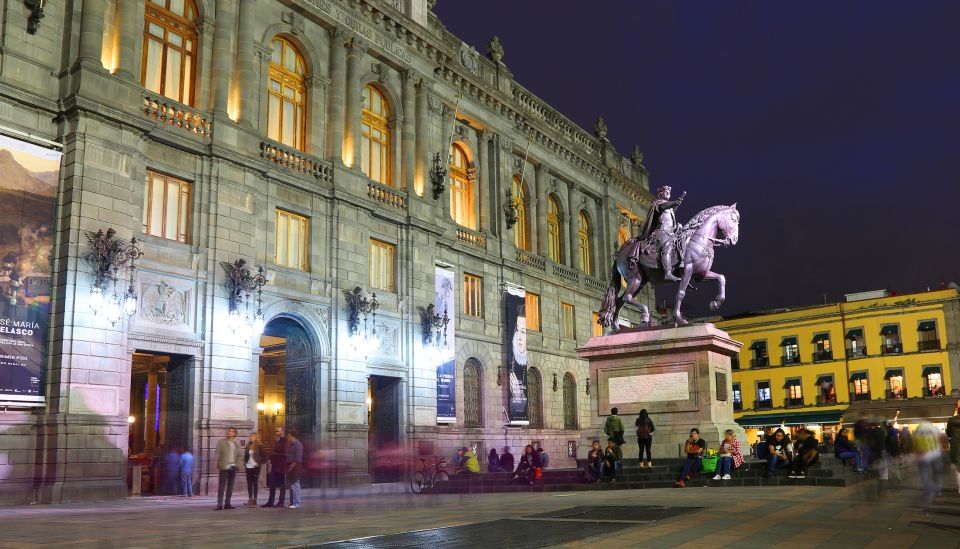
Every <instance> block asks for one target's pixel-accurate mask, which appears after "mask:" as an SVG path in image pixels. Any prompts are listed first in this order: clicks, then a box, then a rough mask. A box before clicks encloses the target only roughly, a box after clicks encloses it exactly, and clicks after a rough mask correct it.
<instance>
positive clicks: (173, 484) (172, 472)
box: [160, 446, 180, 495]
mask: <svg viewBox="0 0 960 549" xmlns="http://www.w3.org/2000/svg"><path fill="white" fill-rule="evenodd" d="M161 478H162V480H161V485H162V486H161V492H160V493H162V494H166V495H175V494H176V493H177V492H178V491H179V488H180V453H179V452H177V448H174V447H172V446H171V447H170V449H169V451H167V453H165V454H164V455H163V463H162V467H161Z"/></svg>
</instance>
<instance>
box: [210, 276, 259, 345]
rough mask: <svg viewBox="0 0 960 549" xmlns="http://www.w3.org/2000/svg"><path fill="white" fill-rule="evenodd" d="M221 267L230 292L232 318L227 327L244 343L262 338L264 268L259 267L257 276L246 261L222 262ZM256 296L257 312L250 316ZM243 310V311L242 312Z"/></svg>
mask: <svg viewBox="0 0 960 549" xmlns="http://www.w3.org/2000/svg"><path fill="white" fill-rule="evenodd" d="M220 266H221V267H223V271H224V272H225V273H227V280H226V282H224V286H226V287H227V290H229V291H230V316H229V318H228V319H227V326H228V327H229V328H230V330H231V331H232V332H233V333H234V334H236V335H238V336H240V338H241V339H242V340H243V342H244V343H246V342H247V341H249V340H250V338H251V337H260V334H262V333H263V326H264V321H263V285H264V284H266V283H267V278H266V277H265V276H263V267H262V266H258V267H257V274H253V273H252V272H250V269H249V268H248V267H247V261H246V260H245V259H238V260H236V261H234V262H233V263H228V262H226V261H221V262H220ZM254 294H255V295H256V310H255V311H254V312H253V316H252V317H251V314H250V305H251V303H250V302H251V297H252V296H253V295H254ZM241 309H243V310H242V311H241Z"/></svg>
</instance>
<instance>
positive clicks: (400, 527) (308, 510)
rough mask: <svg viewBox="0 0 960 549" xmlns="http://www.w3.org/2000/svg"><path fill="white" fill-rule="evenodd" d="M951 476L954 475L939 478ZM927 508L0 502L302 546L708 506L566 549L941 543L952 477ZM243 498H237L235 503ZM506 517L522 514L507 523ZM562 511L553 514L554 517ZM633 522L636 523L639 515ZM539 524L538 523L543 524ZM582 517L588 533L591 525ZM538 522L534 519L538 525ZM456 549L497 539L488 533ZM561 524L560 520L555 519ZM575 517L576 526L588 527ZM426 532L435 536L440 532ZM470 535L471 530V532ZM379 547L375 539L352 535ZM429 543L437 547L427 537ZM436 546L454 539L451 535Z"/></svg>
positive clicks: (795, 493) (118, 544)
mask: <svg viewBox="0 0 960 549" xmlns="http://www.w3.org/2000/svg"><path fill="white" fill-rule="evenodd" d="M946 476H947V477H952V475H949V474H948V475H946ZM945 481H946V484H945V486H944V495H943V496H941V497H940V498H938V500H937V502H936V504H935V505H934V506H933V507H932V508H931V509H929V510H926V511H924V510H919V509H917V508H915V504H916V502H917V500H918V498H919V496H920V492H919V490H918V489H917V487H916V486H914V485H913V483H912V482H911V481H903V482H895V481H891V482H890V485H889V486H887V485H884V486H882V487H881V485H880V483H879V481H877V480H870V481H867V482H863V483H861V484H858V485H855V486H851V487H847V488H827V487H817V486H797V487H735V488H734V487H731V488H686V489H647V490H617V491H601V492H576V493H537V494H530V493H526V494H524V493H513V494H472V495H431V496H428V495H420V496H417V495H413V494H410V493H409V492H406V493H404V492H402V489H403V486H402V485H387V486H373V487H366V488H359V489H349V490H329V491H322V490H306V491H305V497H304V505H303V507H302V508H301V509H299V510H289V509H247V508H243V507H240V508H237V509H236V510H231V511H219V512H217V511H213V507H214V505H215V501H214V499H212V498H210V497H208V496H203V497H196V498H193V499H190V500H186V499H184V498H179V497H174V496H171V497H156V498H130V499H127V500H122V501H112V502H104V503H90V504H85V505H50V506H47V505H44V506H40V505H36V506H25V507H10V508H0V532H2V535H0V547H2V548H4V549H6V548H41V547H42V548H53V547H57V548H59V547H78V548H84V547H90V548H98V549H99V548H125V549H134V548H146V547H165V548H166V547H191V548H192V547H197V548H208V547H242V548H247V547H249V548H261V547H263V548H267V547H270V548H273V547H285V548H288V547H311V546H314V545H316V544H321V543H324V542H331V541H340V540H350V539H356V538H361V537H368V536H382V535H386V534H393V533H397V532H410V531H417V530H425V529H433V528H443V527H452V526H454V527H455V526H459V525H469V524H476V523H483V522H486V521H500V522H499V524H507V523H510V524H531V521H541V522H536V523H535V524H537V525H538V527H542V528H543V530H541V532H543V533H546V532H552V531H553V529H552V528H551V526H552V525H553V526H555V527H556V529H557V530H560V529H561V528H560V526H559V525H561V524H563V523H558V522H550V521H549V519H543V518H533V517H531V518H523V517H529V516H530V515H540V514H542V513H547V512H551V511H557V510H561V509H568V508H572V507H578V506H604V505H612V506H634V505H635V506H663V507H705V509H702V510H699V511H695V512H692V513H691V514H686V515H683V516H679V517H675V518H665V519H663V520H655V521H652V522H647V523H636V522H630V523H624V522H620V523H617V524H614V523H610V524H611V527H610V528H609V531H605V530H601V532H600V533H599V535H593V536H592V537H588V538H580V539H574V540H572V541H568V542H566V544H565V545H562V546H563V547H588V546H589V547H594V546H596V544H598V543H599V544H602V545H603V546H604V547H606V548H617V547H650V548H659V547H690V548H698V549H702V548H703V547H722V546H727V545H729V546H731V547H743V548H751V547H782V548H793V547H796V548H804V549H806V548H811V547H841V548H843V549H853V548H856V547H869V548H885V547H891V548H894V547H895V548H905V547H917V548H921V547H922V548H924V549H927V548H939V547H958V545H960V496H958V495H957V491H956V490H957V488H956V486H955V484H954V483H953V479H952V478H946V479H945ZM240 501H242V500H236V501H235V503H239V502H240ZM503 519H521V520H520V521H517V520H513V521H504V520H503ZM561 520H562V519H561ZM638 520H644V517H642V516H641V517H639V518H638ZM543 521H546V522H543ZM582 522H583V523H587V522H591V523H592V524H591V526H592V527H593V528H594V532H593V533H594V534H596V533H597V532H596V528H597V526H596V524H595V522H594V521H587V520H584V521H582ZM541 525H542V526H541ZM479 526H480V527H479V528H474V529H473V530H471V531H480V532H482V535H480V536H478V538H477V539H474V540H473V542H472V543H470V544H467V545H465V546H469V547H473V548H484V547H497V549H499V548H501V547H503V548H506V547H508V546H509V544H506V543H504V542H502V541H501V542H499V543H497V542H496V537H497V532H496V531H492V530H494V529H493V527H492V526H491V527H490V528H483V525H479ZM563 526H564V527H566V528H567V529H568V530H569V526H570V525H569V524H568V523H567V524H563ZM587 526H588V524H584V531H588V530H589V528H587ZM456 530H457V529H456V528H453V529H451V530H441V531H440V532H439V533H437V532H436V531H434V532H432V533H431V534H432V535H433V539H434V540H436V539H441V540H442V539H443V535H444V534H445V533H446V532H454V531H456ZM471 535H473V534H471ZM350 546H354V547H387V546H393V547H396V546H397V545H396V544H395V542H391V544H385V542H380V543H378V542H377V538H372V539H368V540H364V541H363V542H357V543H354V544H350ZM425 546H427V547H434V546H440V545H436V544H427V545H425ZM442 546H443V547H444V549H448V548H450V547H460V546H464V545H459V544H457V543H447V544H443V545H442Z"/></svg>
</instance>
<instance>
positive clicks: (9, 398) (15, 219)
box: [0, 136, 61, 405]
mask: <svg viewBox="0 0 960 549" xmlns="http://www.w3.org/2000/svg"><path fill="white" fill-rule="evenodd" d="M60 156H61V153H60V152H58V151H53V150H50V149H45V148H43V147H38V146H36V145H32V144H30V143H27V142H24V141H20V140H18V139H12V138H9V137H5V136H0V403H2V404H6V405H18V404H19V405H37V404H40V405H42V404H43V402H44V400H43V387H42V385H41V378H42V377H43V376H42V372H43V365H44V363H45V362H46V357H47V353H46V341H47V328H48V325H49V320H50V273H51V270H52V269H51V259H50V253H51V251H52V249H53V220H54V215H55V213H56V212H55V210H56V200H57V186H58V184H59V180H60Z"/></svg>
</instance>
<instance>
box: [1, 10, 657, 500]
mask: <svg viewBox="0 0 960 549" xmlns="http://www.w3.org/2000/svg"><path fill="white" fill-rule="evenodd" d="M428 4H431V3H430V2H428V1H427V0H394V1H389V0H270V1H266V0H258V1H253V0H216V1H215V0H195V2H194V1H193V0H182V1H179V0H73V1H67V2H48V3H46V4H44V6H43V8H42V9H43V17H42V18H41V19H39V22H38V23H39V24H38V27H37V28H36V29H35V32H28V30H27V29H28V26H30V22H29V21H28V19H29V18H30V17H31V14H32V12H31V8H29V7H27V6H26V5H25V4H24V3H22V2H20V3H17V2H7V3H4V4H3V9H4V11H5V13H4V14H3V19H2V21H3V28H2V35H3V43H4V46H3V48H2V51H0V126H2V129H0V133H6V134H8V135H11V136H13V137H19V138H22V139H24V140H27V141H34V142H38V143H48V142H56V143H59V144H60V146H61V147H62V151H63V159H62V164H61V175H60V181H59V192H58V195H57V217H56V226H55V233H56V234H55V238H54V250H53V253H52V258H53V259H52V262H53V270H54V275H53V280H52V285H53V294H52V301H53V312H52V316H51V336H50V344H49V357H48V363H47V368H46V372H45V378H44V380H43V382H44V387H45V397H46V402H45V405H44V406H43V407H35V408H15V407H9V408H7V409H6V410H5V411H4V413H0V501H3V502H8V503H23V502H30V501H39V502H61V501H73V500H86V499H94V498H102V497H120V496H125V495H126V494H127V493H128V490H130V486H129V485H128V482H131V483H132V482H135V481H132V480H129V479H128V478H127V477H128V474H130V473H131V470H132V468H131V467H130V461H129V459H130V458H131V457H132V456H133V455H134V454H138V455H139V454H140V453H141V452H146V453H147V454H149V453H150V452H153V453H158V452H159V451H160V450H161V448H163V447H173V446H183V447H188V448H191V449H192V451H193V453H194V454H195V456H196V457H197V474H196V478H195V481H196V483H197V484H198V485H199V486H198V488H199V490H200V491H201V493H202V492H207V491H209V490H215V488H216V482H217V476H216V470H215V469H216V467H215V461H214V457H215V456H213V449H214V448H215V446H216V442H217V440H218V439H219V438H221V437H222V436H223V432H224V429H225V428H226V427H228V426H236V427H237V428H238V429H239V430H240V436H241V438H245V437H246V434H247V433H249V432H250V431H253V430H260V431H267V432H271V431H272V429H271V427H273V425H280V424H285V425H287V426H289V425H291V424H295V425H297V426H298V427H299V428H300V429H301V430H303V431H305V432H304V433H303V436H304V438H305V439H307V440H308V442H309V443H310V444H309V445H308V446H309V447H310V448H311V453H312V455H313V458H311V459H312V460H313V462H314V463H313V464H312V465H313V466H314V469H315V470H316V471H317V473H316V477H315V483H317V484H328V485H344V484H350V483H363V482H371V481H378V480H385V479H387V477H389V475H386V476H382V475H378V473H377V471H378V470H379V469H378V468H383V467H384V465H383V464H384V463H386V462H388V461H389V459H388V458H389V456H384V455H381V454H378V453H377V452H375V451H368V448H371V447H378V446H381V442H384V443H385V444H383V445H382V446H389V445H391V444H392V445H394V446H396V447H398V448H400V450H398V452H399V453H400V454H403V456H402V457H401V458H398V459H400V460H403V459H407V458H409V457H410V453H411V452H412V453H413V454H417V453H419V454H425V455H443V456H450V455H452V454H453V449H454V448H455V447H458V446H461V445H468V444H471V445H473V444H476V445H478V446H482V448H481V450H489V448H492V447H497V448H499V447H502V446H503V445H504V444H507V445H510V446H512V447H514V448H517V447H521V446H522V445H524V444H526V443H528V442H530V441H537V442H538V443H539V444H541V445H543V446H544V447H545V448H546V450H547V451H548V452H549V453H550V454H551V456H552V458H553V462H554V463H558V464H563V463H564V460H565V459H566V460H571V461H568V463H570V464H572V463H573V462H572V458H569V457H565V456H567V455H568V448H569V447H570V445H571V444H573V446H574V449H575V447H576V445H578V444H582V443H583V442H584V441H585V440H586V439H587V437H590V436H595V433H592V432H587V431H584V430H581V429H580V428H579V427H580V426H581V425H582V426H586V425H590V424H591V422H592V418H593V417H594V416H596V415H597V413H598V411H597V410H596V409H593V408H592V407H591V404H590V402H591V397H590V394H589V393H590V391H589V384H590V383H591V381H590V380H589V379H588V371H587V369H586V366H585V363H583V362H581V361H579V360H578V359H577V358H576V354H575V353H574V348H575V347H577V346H578V345H579V344H582V343H583V342H584V341H586V339H587V338H588V337H590V335H591V334H592V333H593V330H594V327H593V324H594V322H593V320H592V318H591V317H592V314H591V313H594V312H595V311H596V310H597V307H598V306H599V301H600V297H601V295H602V292H603V291H605V289H606V288H607V286H608V284H609V281H608V277H609V274H608V265H609V258H610V256H611V254H612V253H613V251H614V249H615V248H616V246H617V245H618V242H619V241H620V240H621V239H623V238H624V237H625V235H629V234H632V233H634V232H635V230H636V229H635V227H634V225H635V224H637V223H639V222H640V221H641V220H640V219H639V218H638V217H637V216H636V213H635V212H645V211H646V208H647V206H648V204H649V202H650V199H651V197H650V194H649V192H648V188H649V185H648V181H647V173H646V170H645V169H644V167H643V166H642V164H641V160H642V157H641V156H640V154H639V152H638V151H636V152H635V153H634V154H633V155H632V156H631V157H629V158H628V157H624V156H623V155H621V154H620V153H618V152H617V151H616V150H615V149H614V148H613V147H612V146H611V144H610V142H609V141H608V140H607V139H606V127H605V125H604V124H603V122H602V120H601V121H598V124H597V127H596V128H595V131H594V132H593V134H591V133H589V132H587V131H585V130H583V129H581V128H580V127H578V126H577V125H575V124H574V123H572V122H571V121H570V120H569V119H567V118H565V117H564V116H563V115H562V114H560V113H558V112H557V111H555V110H553V109H552V108H551V107H550V106H549V105H547V104H546V103H544V102H543V101H542V100H540V99H539V98H537V97H536V96H535V95H534V94H533V93H532V92H531V91H528V90H526V89H525V88H523V87H521V86H520V85H519V84H518V83H516V82H515V81H514V80H513V78H512V74H511V73H510V71H509V69H508V68H507V65H506V64H504V59H506V57H505V56H504V52H503V49H502V48H501V47H500V46H499V43H498V42H497V41H495V40H494V41H492V42H491V45H490V47H489V51H488V53H487V55H486V56H484V55H481V54H480V53H479V52H477V51H476V50H475V49H473V48H472V47H470V46H468V45H466V44H464V43H463V42H462V41H461V40H460V39H458V38H456V37H455V36H453V35H452V34H451V33H450V32H448V31H447V30H446V29H445V28H444V27H443V26H442V24H441V23H440V22H439V21H438V20H437V18H436V16H435V15H434V14H433V13H432V12H431V11H430V9H429V5H428ZM435 158H436V159H437V161H435ZM436 169H439V170H441V171H442V172H444V173H441V175H442V176H443V177H441V178H439V179H438V181H440V182H443V184H444V186H446V187H447V188H446V189H445V190H443V191H442V192H438V193H436V196H435V192H434V191H435V186H434V182H433V179H432V178H431V174H432V173H433V172H435V171H436ZM445 174H448V175H445ZM436 190H438V191H439V190H440V189H436ZM508 197H512V200H511V199H508ZM511 203H513V204H514V206H515V208H516V209H515V210H514V211H510V208H509V205H510V204H511ZM505 205H506V206H507V207H506V208H505ZM515 216H519V217H520V221H519V222H518V223H517V224H515V225H512V227H511V226H509V224H508V223H507V220H508V219H507V218H508V217H510V218H512V217H515ZM108 228H112V229H114V230H115V231H116V232H117V235H118V237H121V238H130V237H136V238H137V239H139V240H141V242H142V248H143V251H144V255H143V257H142V258H141V259H140V261H138V263H137V269H136V271H135V279H134V287H135V288H136V292H137V294H138V298H139V305H140V306H139V308H138V311H137V312H136V314H135V315H133V316H131V317H129V318H128V317H126V316H124V317H123V318H121V320H120V321H119V322H117V323H116V324H114V325H111V324H110V323H109V322H107V321H105V320H104V318H103V315H95V314H93V313H92V311H91V308H90V306H89V305H90V304H89V300H90V291H91V287H92V285H93V283H94V276H93V271H92V267H91V266H90V265H89V263H88V262H87V261H85V257H86V256H87V255H88V253H89V244H88V240H87V236H86V233H87V232H96V231H98V230H104V231H106V230H107V229H108ZM518 231H522V236H517V234H516V233H517V232H518ZM374 256H375V257H374ZM239 259H243V260H245V261H247V263H248V264H250V265H258V266H259V265H262V266H263V267H264V268H265V277H266V281H267V283H266V285H265V286H264V287H263V311H264V314H265V320H266V322H267V323H266V329H265V332H264V337H263V338H261V339H259V340H257V339H255V338H254V339H252V340H249V341H244V340H243V338H242V337H239V336H238V335H237V333H236V332H235V331H234V330H232V329H231V326H230V324H229V318H228V316H229V309H230V304H229V293H228V290H227V289H226V287H225V284H224V282H225V272H224V269H223V268H222V267H221V263H234V262H235V261H237V260H239ZM435 265H441V266H445V267H446V268H449V269H450V270H452V271H453V272H454V273H455V274H454V280H455V284H456V292H455V294H456V296H457V297H456V301H457V305H456V314H454V315H452V316H453V319H452V321H451V322H453V323H454V327H455V332H456V378H455V394H456V416H457V420H456V422H455V423H454V422H452V423H445V424H438V422H437V419H436V406H437V404H436V401H437V399H436V394H437V375H436V368H435V366H433V365H430V364H428V363H427V362H426V361H424V360H421V352H420V350H421V348H422V329H421V322H420V315H419V314H418V312H417V307H419V306H426V305H427V304H429V303H432V302H433V301H434V295H435V294H434V291H435V288H434V280H435V279H434V266H435ZM372 269H373V270H372ZM470 277H472V278H470ZM465 283H467V284H469V287H470V291H469V295H467V293H468V292H466V291H465V290H464V285H465ZM505 285H518V286H522V287H524V288H526V289H527V291H528V292H532V293H535V294H537V295H538V296H539V300H538V303H536V304H534V305H533V306H536V307H537V309H538V317H539V318H538V319H537V320H538V325H531V324H530V323H529V322H530V320H529V318H528V342H529V349H530V360H529V365H530V366H531V367H532V368H535V370H536V371H535V372H533V373H532V374H531V380H532V381H531V388H530V390H531V392H536V393H537V394H536V395H531V402H533V403H534V405H535V406H536V407H537V408H538V409H537V410H536V413H539V414H540V415H539V417H538V419H537V421H536V422H535V423H536V424H535V425H533V426H525V427H510V428H505V427H504V417H503V412H502V411H503V409H504V406H505V403H504V401H505V398H506V397H505V394H506V383H505V382H504V381H503V379H505V377H504V373H503V368H504V340H503V338H504V333H503V327H502V325H501V324H502V323H501V315H502V314H503V305H502V304H503V292H504V287H505ZM355 287H359V288H361V289H362V290H363V292H364V293H366V294H371V293H374V292H375V293H376V297H377V299H378V301H379V303H380V308H379V310H378V311H377V313H376V320H375V322H374V323H373V324H372V328H370V329H371V330H372V333H376V334H377V335H378V336H379V338H378V345H377V348H376V349H362V348H357V346H356V345H352V344H351V341H352V339H351V333H350V331H349V329H348V322H347V320H348V313H349V311H348V307H347V301H346V299H345V298H344V291H345V290H347V291H348V290H352V289H354V288H355ZM646 300H647V302H648V303H650V304H651V305H652V303H651V301H652V300H651V297H650V295H647V296H646ZM465 301H469V303H465ZM530 303H531V302H530V301H528V306H531V305H530ZM565 311H566V314H567V315H568V316H567V317H566V318H567V319H568V322H567V323H565V322H564V319H565V317H564V314H565ZM468 313H469V314H468ZM529 314H530V313H529V312H528V316H529ZM627 314H628V316H629V314H630V313H629V312H628V313H627ZM465 366H468V367H465ZM465 371H466V372H467V374H466V375H465V374H464V372H465ZM465 378H466V379H465ZM593 383H595V380H593ZM281 392H282V393H285V396H282V395H281V396H277V395H278V394H281ZM292 393H296V397H295V398H294V397H291V394H292ZM271 395H272V396H271ZM565 395H566V396H565ZM270 399H273V400H274V402H273V403H271V402H268V401H269V400H270ZM291 399H294V400H291ZM294 406H295V407H296V408H297V409H296V410H295V411H293V410H288V408H291V407H294ZM378 406H379V407H380V408H379V410H378V409H376V408H377V407H378ZM384 407H386V408H384ZM594 408H595V406H594ZM536 413H535V414H534V415H536ZM287 416H290V417H287ZM372 418H376V422H377V423H378V424H379V426H380V427H381V428H382V429H381V430H380V431H379V432H378V433H376V435H374V433H373V430H372V428H371V421H372ZM145 429H146V431H145ZM145 432H149V434H144V433H145ZM376 449H377V450H379V448H376ZM148 457H149V456H148ZM381 477H382V478H381Z"/></svg>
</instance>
